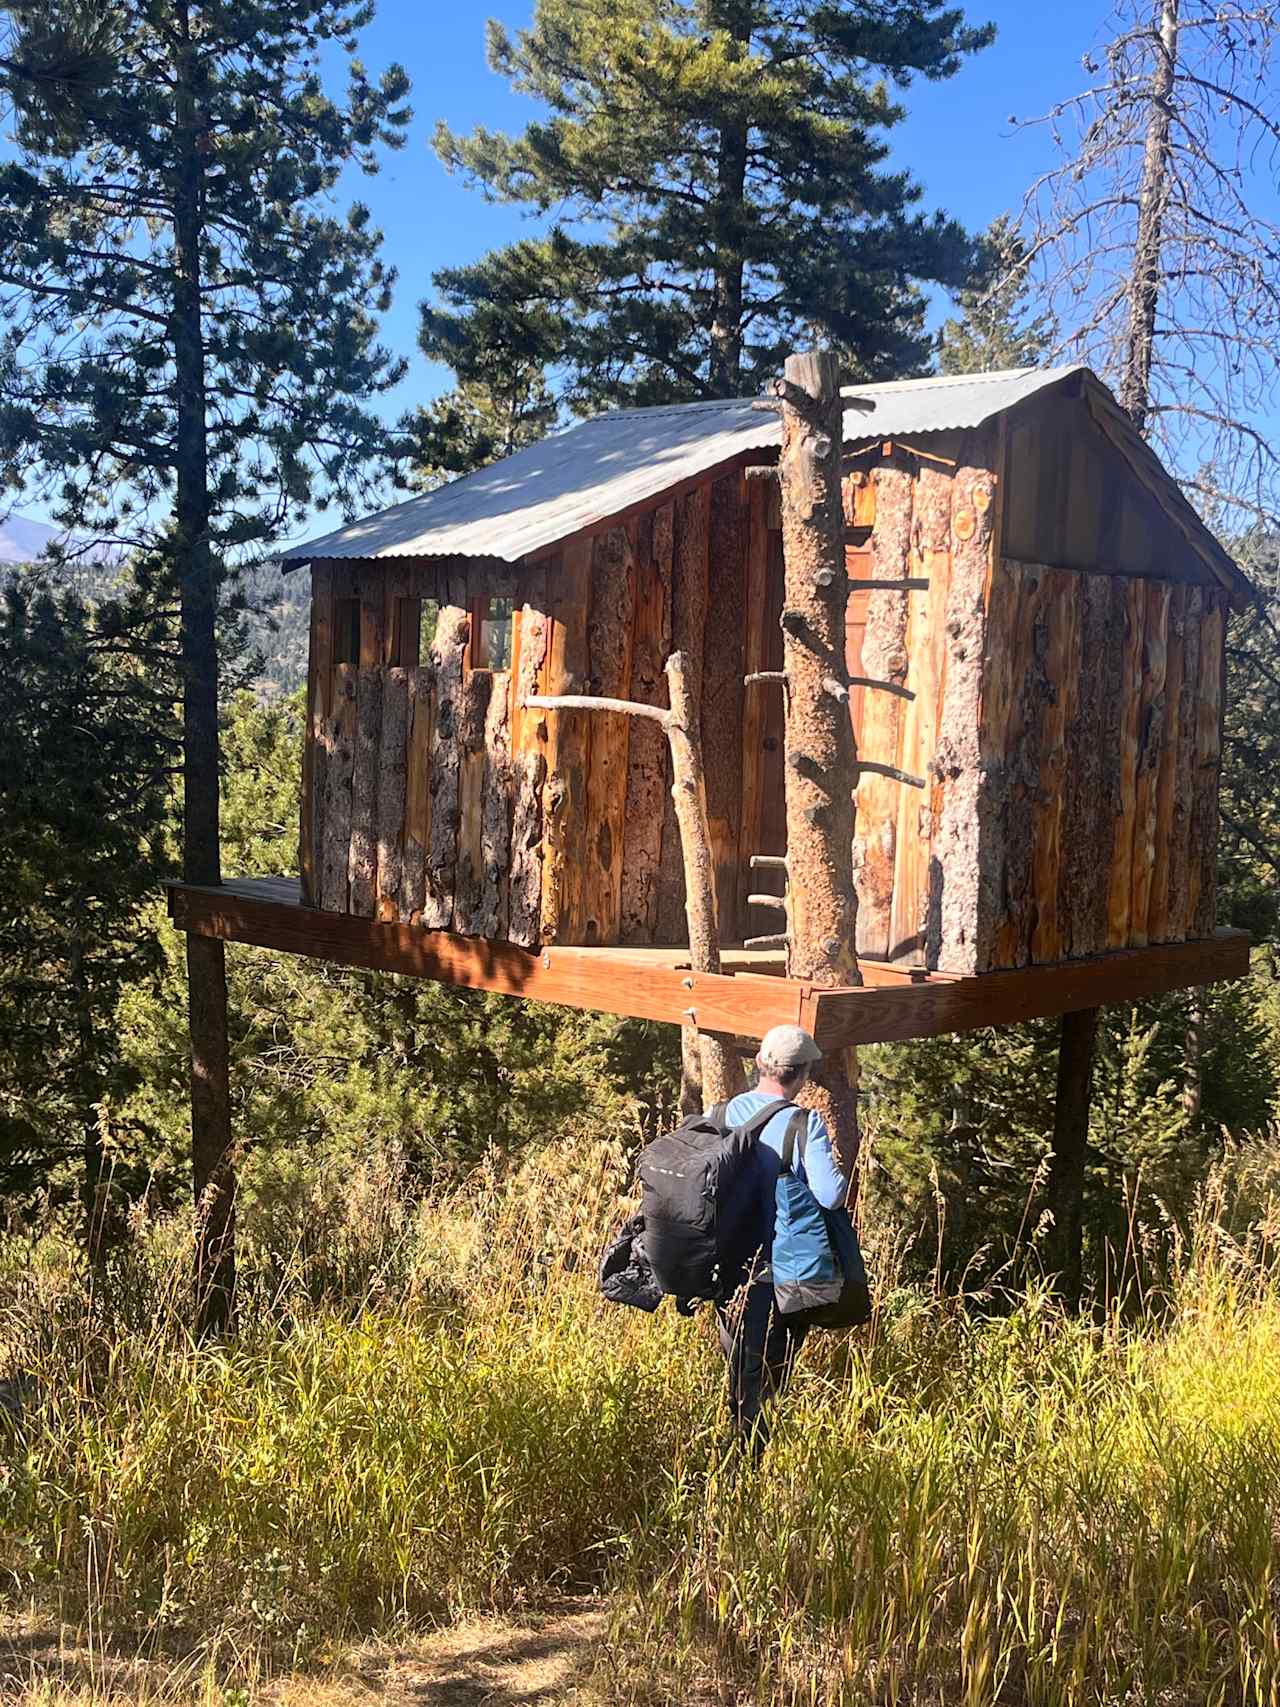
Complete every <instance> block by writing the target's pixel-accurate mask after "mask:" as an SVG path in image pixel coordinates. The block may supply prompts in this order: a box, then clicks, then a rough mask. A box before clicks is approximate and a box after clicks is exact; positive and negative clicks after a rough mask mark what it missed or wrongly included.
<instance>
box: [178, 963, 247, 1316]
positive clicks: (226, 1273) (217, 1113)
mask: <svg viewBox="0 0 1280 1707" xmlns="http://www.w3.org/2000/svg"><path fill="white" fill-rule="evenodd" d="M187 991H188V1014H189V1020H190V1028H191V1172H192V1187H193V1192H194V1198H195V1252H194V1257H195V1272H194V1283H195V1331H196V1335H197V1337H199V1338H203V1337H204V1336H205V1335H208V1334H218V1333H222V1332H224V1331H225V1330H226V1329H227V1328H228V1327H229V1326H230V1325H231V1319H232V1311H233V1308H234V1301H235V1281H236V1254H235V1186H236V1181H235V1170H234V1167H233V1165H232V1152H231V1087H230V1078H229V1073H228V1047H227V965H226V953H225V950H224V948H223V945H222V943H221V942H220V941H219V940H218V939H217V938H214V937H207V936H197V935H195V934H194V933H192V932H188V934H187Z"/></svg>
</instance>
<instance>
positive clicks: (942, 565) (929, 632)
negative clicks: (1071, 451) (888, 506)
mask: <svg viewBox="0 0 1280 1707" xmlns="http://www.w3.org/2000/svg"><path fill="white" fill-rule="evenodd" d="M915 517H916V521H915V527H914V528H913V549H912V554H911V559H910V562H909V564H908V573H909V574H910V575H911V576H912V577H919V578H923V579H925V580H927V581H928V583H929V586H928V588H927V590H926V591H924V592H913V593H910V594H908V595H907V602H908V612H907V653H908V664H907V686H908V687H909V688H910V689H911V691H912V692H913V693H914V694H915V698H914V699H913V700H911V701H909V702H908V704H907V706H906V709H905V712H904V714H903V723H902V760H901V763H902V768H903V769H904V770H906V771H909V772H910V773H911V774H912V775H913V776H922V777H926V778H927V777H928V772H929V767H930V765H931V764H932V762H933V757H934V752H935V750H936V748H937V744H938V710H939V706H940V703H941V699H942V670H943V662H944V659H945V656H946V651H945V648H946V638H947V633H946V612H947V592H948V588H949V584H950V576H951V553H950V549H949V547H950V541H951V477H950V475H949V474H948V473H947V472H946V470H945V469H941V468H935V467H933V466H931V465H929V464H927V463H926V464H923V465H922V466H921V468H920V472H919V474H918V475H917V477H916V498H915ZM932 838H933V802H932V798H931V791H930V790H929V789H925V790H923V791H922V790H920V789H915V788H899V789H898V829H897V847H896V852H895V864H894V872H893V912H892V921H891V928H890V932H889V955H890V958H891V959H894V960H898V959H903V960H917V959H919V958H921V957H922V955H923V952H924V933H925V926H926V916H927V912H928V906H929V850H930V846H931V843H932Z"/></svg>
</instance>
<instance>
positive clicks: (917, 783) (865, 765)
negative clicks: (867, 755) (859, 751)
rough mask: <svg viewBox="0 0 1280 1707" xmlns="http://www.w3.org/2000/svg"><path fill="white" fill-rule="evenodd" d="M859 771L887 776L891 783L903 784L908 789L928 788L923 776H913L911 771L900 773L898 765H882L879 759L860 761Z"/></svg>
mask: <svg viewBox="0 0 1280 1707" xmlns="http://www.w3.org/2000/svg"><path fill="white" fill-rule="evenodd" d="M858 769H859V770H860V771H870V772H871V773H872V775H873V776H887V777H888V778H889V780H890V782H900V783H903V784H904V785H905V786H906V787H907V788H926V787H927V786H928V784H927V783H926V782H925V780H924V778H923V777H922V776H912V774H911V772H910V771H900V770H899V769H898V767H897V765H882V764H881V763H880V762H879V760H878V759H859V760H858Z"/></svg>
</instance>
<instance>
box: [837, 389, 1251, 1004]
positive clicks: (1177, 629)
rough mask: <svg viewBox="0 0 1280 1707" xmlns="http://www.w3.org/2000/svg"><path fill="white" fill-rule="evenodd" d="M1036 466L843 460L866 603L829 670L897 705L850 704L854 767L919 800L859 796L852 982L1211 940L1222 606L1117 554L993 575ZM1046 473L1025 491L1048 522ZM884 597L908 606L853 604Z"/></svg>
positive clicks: (1033, 527)
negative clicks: (861, 762) (901, 966)
mask: <svg viewBox="0 0 1280 1707" xmlns="http://www.w3.org/2000/svg"><path fill="white" fill-rule="evenodd" d="M1032 425H1034V423H1033V424H1032ZM1050 425H1051V426H1052V427H1053V429H1054V432H1055V433H1057V434H1058V437H1055V438H1053V439H1052V444H1058V442H1059V438H1061V437H1062V432H1061V428H1062V423H1061V422H1060V421H1057V420H1056V419H1055V421H1053V422H1052V423H1050ZM1030 430H1031V428H1029V427H1028V426H1026V425H1025V424H1024V425H1023V426H1022V427H1020V428H1018V429H1017V432H1019V433H1021V434H1023V435H1026V434H1027V433H1028V432H1029V431H1030ZM1064 443H1065V440H1064ZM1050 448H1051V447H1050ZM1059 448H1062V447H1061V446H1059ZM1095 454H1096V453H1095V452H1094V451H1092V450H1091V451H1090V452H1089V455H1088V456H1082V455H1080V454H1079V453H1076V454H1075V465H1077V466H1078V467H1079V468H1081V469H1082V470H1085V471H1088V470H1090V469H1092V468H1093V466H1094V463H1093V460H1092V459H1093V458H1094V456H1095ZM1046 457H1047V452H1046V453H1045V456H1038V457H1037V458H1036V460H1035V461H1034V463H1028V461H1027V459H1026V452H1025V448H1024V450H1023V453H1022V460H1021V462H1019V460H1018V459H1017V457H1015V455H1014V434H1013V433H1012V432H1009V431H1006V430H1004V429H1002V428H1000V427H997V428H995V429H989V430H987V431H986V432H974V433H968V434H963V435H961V434H954V435H942V434H933V435H930V436H929V440H928V453H927V454H920V453H919V448H918V447H917V448H912V447H909V446H906V445H901V444H899V445H893V446H884V445H874V446H869V447H867V448H866V449H865V450H863V451H862V452H860V453H858V454H856V455H855V456H854V457H853V459H852V461H853V467H852V469H851V472H850V473H849V475H848V477H847V479H846V488H845V516H846V524H847V528H848V548H847V558H848V567H849V574H850V577H851V579H854V580H861V581H869V582H871V583H873V585H872V586H871V588H870V590H869V591H863V592H853V593H851V595H850V601H849V619H848V632H847V661H848V666H849V670H850V673H851V674H854V675H864V676H868V677H872V678H876V679H880V680H885V681H890V682H895V683H900V684H902V685H905V686H906V687H908V688H909V689H910V690H911V691H912V692H913V694H914V696H915V697H914V698H913V699H911V700H909V701H905V702H904V701H903V700H901V699H899V698H897V697H896V696H892V695H889V694H887V693H883V692H877V691H875V690H872V689H864V690H857V691H855V692H854V694H853V695H852V696H851V715H852V717H853V720H854V729H855V734H856V737H857V742H858V751H859V755H860V757H862V758H864V759H869V760H879V761H880V762H881V763H887V764H891V765H894V766H896V767H897V768H899V769H900V770H902V771H905V772H908V773H910V774H912V775H915V776H917V777H920V778H921V779H922V780H923V781H924V782H925V784H926V786H925V788H924V789H914V788H909V787H907V786H904V785H903V784H902V783H900V782H897V781H893V780H890V779H887V778H884V777H881V776H876V775H866V776H864V777H863V778H862V780H861V782H860V784H859V788H858V794H857V817H856V823H855V847H854V866H855V883H856V886H857V889H858V951H859V955H860V956H861V957H863V958H865V959H876V960H888V961H898V962H903V963H915V964H921V965H927V966H928V967H930V968H935V969H942V970H947V971H952V972H957V973H969V972H985V971H991V970H995V969H997V968H1006V967H1019V966H1028V965H1033V964H1052V963H1054V962H1057V961H1062V960H1069V959H1076V958H1080V957H1082V956H1086V955H1092V954H1098V953H1101V952H1103V951H1105V950H1107V949H1120V948H1129V947H1134V948H1137V947H1143V946H1145V945H1147V944H1149V943H1169V942H1182V941H1184V940H1187V939H1188V938H1191V937H1203V936H1207V935H1208V934H1210V933H1211V931H1212V930H1213V928H1214V924H1215V922H1216V921H1215V916H1214V906H1215V892H1214V868H1215V857H1216V842H1217V798H1218V773H1219V768H1220V762H1221V736H1220V727H1221V714H1222V683H1223V662H1222V660H1223V644H1224V632H1225V619H1226V612H1227V594H1226V593H1225V592H1224V591H1223V590H1221V589H1218V588H1213V587H1209V586H1205V585H1201V584H1198V583H1197V580H1196V579H1194V577H1199V576H1200V575H1201V574H1202V573H1203V567H1202V565H1200V564H1199V561H1198V560H1196V559H1193V558H1190V554H1189V553H1188V552H1186V551H1185V549H1184V550H1182V551H1181V552H1179V553H1178V554H1177V555H1176V556H1174V557H1171V558H1170V559H1169V560H1168V562H1167V564H1166V578H1163V579H1158V578H1156V577H1155V576H1154V574H1153V572H1152V567H1151V564H1150V562H1149V560H1148V558H1147V557H1146V556H1145V555H1144V553H1143V552H1142V551H1138V550H1137V549H1136V547H1135V549H1134V550H1133V552H1131V553H1130V554H1129V560H1130V561H1132V562H1133V563H1134V565H1135V573H1132V574H1124V573H1121V572H1120V571H1119V568H1118V567H1117V564H1118V562H1119V554H1118V553H1116V554H1113V556H1112V558H1111V560H1110V565H1109V567H1108V568H1107V569H1106V570H1105V571H1098V572H1086V571H1082V570H1079V569H1076V568H1070V567H1064V566H1055V567H1049V566H1047V565H1045V564H1042V563H1027V562H1021V561H1018V560H1016V559H1015V558H1014V557H1012V556H1011V555H1010V554H1009V552H1008V549H1007V542H1008V539H1009V518H1010V516H1011V515H1012V516H1014V517H1015V518H1020V519H1016V520H1015V525H1016V527H1017V528H1019V529H1020V530H1021V533H1022V535H1023V536H1024V537H1034V538H1039V539H1043V537H1044V535H1043V532H1042V525H1043V524H1042V520H1041V519H1040V518H1038V517H1034V516H1033V514H1032V512H1033V511H1034V507H1035V506H1034V502H1033V503H1032V504H1031V508H1030V509H1028V499H1027V497H1026V494H1025V491H1023V490H1022V489H1020V488H1018V487H1016V486H1015V484H1014V482H1015V480H1016V478H1017V476H1018V474H1019V471H1020V470H1021V472H1022V474H1024V475H1027V474H1031V473H1036V471H1041V472H1043V470H1044V469H1046V468H1048V467H1049V462H1048V461H1047V460H1046ZM1064 458H1065V460H1061V459H1060V461H1059V462H1058V464H1056V465H1054V469H1053V472H1052V473H1051V474H1045V475H1044V478H1043V479H1040V481H1039V488H1042V490H1041V496H1042V497H1043V498H1044V500H1045V502H1046V503H1047V504H1051V507H1052V508H1054V509H1056V508H1057V507H1058V496H1059V485H1058V483H1059V480H1060V476H1061V470H1062V468H1063V467H1070V466H1073V464H1072V462H1071V457H1070V456H1069V455H1067V453H1066V451H1065V450H1064ZM1102 466H1106V464H1105V459H1104V463H1103V465H1102ZM1001 475H1003V481H1002V479H1001ZM1082 479H1083V475H1082ZM1111 479H1112V473H1111V472H1108V476H1107V480H1103V479H1101V478H1100V477H1099V478H1098V479H1096V480H1094V481H1093V483H1092V487H1090V486H1089V485H1086V486H1085V487H1084V489H1083V491H1082V502H1083V506H1084V507H1085V508H1087V507H1088V501H1089V492H1090V490H1092V489H1096V490H1110V489H1111V487H1110V485H1108V481H1109V480H1111ZM1002 484H1003V485H1004V486H1005V491H1004V493H1003V494H1002V493H1001V486H1002ZM1002 497H1003V502H1002V501H1001V499H1002ZM1136 501H1138V502H1141V501H1142V499H1141V494H1139V497H1138V499H1137V500H1136ZM1068 531H1070V532H1071V537H1073V538H1074V539H1075V540H1076V541H1077V544H1079V542H1080V541H1086V542H1088V541H1092V540H1093V539H1094V537H1095V536H1094V534H1093V533H1092V532H1090V528H1089V526H1088V525H1086V524H1085V523H1083V522H1081V521H1080V519H1079V518H1076V519H1074V520H1073V522H1072V524H1071V530H1068ZM1062 537H1063V538H1066V537H1067V533H1066V532H1064V533H1063V536H1062ZM1160 537H1161V538H1162V539H1164V538H1165V535H1163V534H1162V535H1161V536H1160ZM1080 548H1081V549H1083V546H1081V547H1080ZM1184 575H1185V576H1186V577H1187V578H1186V579H1180V578H1175V577H1178V576H1184ZM902 579H915V580H924V581H925V582H927V587H925V588H924V589H921V590H913V591H909V592H906V591H896V590H886V591H884V592H883V593H881V592H878V591H876V589H875V587H874V582H876V581H878V580H885V581H894V580H902Z"/></svg>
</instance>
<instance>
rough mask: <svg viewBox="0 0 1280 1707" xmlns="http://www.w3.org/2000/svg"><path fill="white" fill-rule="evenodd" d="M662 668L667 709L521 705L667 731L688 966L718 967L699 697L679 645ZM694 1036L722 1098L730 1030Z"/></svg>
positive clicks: (730, 1076)
mask: <svg viewBox="0 0 1280 1707" xmlns="http://www.w3.org/2000/svg"><path fill="white" fill-rule="evenodd" d="M666 675H667V697H668V699H669V701H670V710H666V709H664V708H663V707H662V706H656V705H642V704H638V703H636V702H635V701H631V700H622V699H608V698H602V697H593V696H591V695H589V694H528V695H526V696H525V698H524V700H523V704H524V706H525V707H526V708H530V709H539V710H543V711H601V712H606V713H609V714H612V715H614V716H618V715H623V716H627V717H640V718H648V719H649V720H650V721H652V722H654V723H658V724H660V725H661V726H662V728H663V729H664V730H665V731H666V735H667V739H668V741H669V742H670V744H671V778H672V780H671V797H672V800H673V802H674V805H675V817H676V823H677V825H678V826H679V830H680V848H681V852H682V854H683V858H684V892H685V914H686V918H687V922H688V928H689V961H690V967H691V970H692V971H694V972H719V970H720V935H719V930H718V928H717V925H716V892H715V868H714V864H713V861H712V853H711V831H710V828H709V826H708V823H707V790H706V782H705V780H704V777H703V771H702V747H701V743H700V740H699V735H698V717H697V703H696V700H695V698H694V695H693V693H692V692H691V690H690V686H689V680H688V663H687V660H686V658H685V656H684V654H683V653H682V652H673V653H672V654H671V656H670V657H669V658H668V659H667V669H666ZM697 1023H698V1021H697V1012H696V1009H694V1008H690V1010H689V1026H688V1027H686V1028H685V1036H686V1039H688V1037H689V1034H690V1032H691V1031H692V1030H693V1029H694V1028H696V1026H697ZM696 1036H697V1041H698V1051H697V1053H698V1062H697V1066H698V1068H699V1070H700V1078H701V1095H702V1097H703V1098H704V1100H705V1102H706V1103H707V1104H711V1103H717V1102H724V1101H725V1100H726V1099H727V1098H729V1097H731V1096H734V1095H736V1094H737V1092H738V1091H740V1090H742V1089H743V1086H744V1084H745V1082H746V1081H745V1079H744V1076H743V1072H742V1061H741V1059H740V1057H739V1056H738V1053H737V1051H736V1049H735V1048H734V1046H733V1044H732V1042H731V1041H730V1040H729V1039H728V1038H725V1037H721V1036H720V1035H719V1034H718V1033H716V1032H710V1031H705V1032H704V1031H699V1032H697V1033H696ZM687 1053H692V1051H691V1050H689V1051H687ZM693 1066H694V1063H693V1062H692V1061H687V1063H686V1071H687V1072H689V1073H691V1072H692V1070H693Z"/></svg>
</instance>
